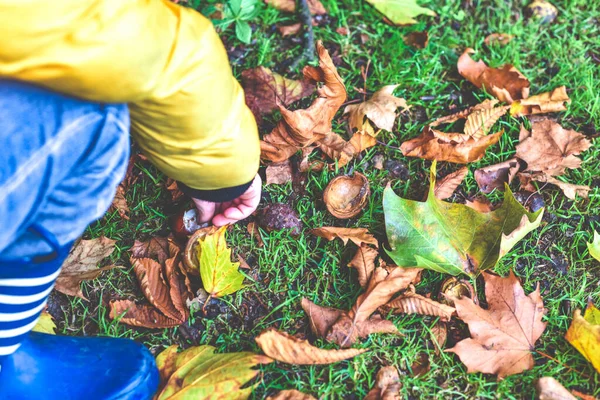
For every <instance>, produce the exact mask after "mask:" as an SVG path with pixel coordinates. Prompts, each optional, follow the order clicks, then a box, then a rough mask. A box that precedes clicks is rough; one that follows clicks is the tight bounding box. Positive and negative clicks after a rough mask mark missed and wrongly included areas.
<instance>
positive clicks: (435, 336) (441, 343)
mask: <svg viewBox="0 0 600 400" xmlns="http://www.w3.org/2000/svg"><path fill="white" fill-rule="evenodd" d="M447 338H448V324H447V323H446V322H443V321H437V322H436V323H435V325H433V327H432V328H431V340H432V341H433V343H434V344H435V354H439V352H440V350H444V347H445V346H446V339H447Z"/></svg>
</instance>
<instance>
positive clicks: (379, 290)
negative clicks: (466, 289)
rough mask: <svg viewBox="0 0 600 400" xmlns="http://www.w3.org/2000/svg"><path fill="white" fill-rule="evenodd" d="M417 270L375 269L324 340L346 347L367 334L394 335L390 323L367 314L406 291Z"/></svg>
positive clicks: (395, 329)
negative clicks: (364, 286) (363, 290)
mask: <svg viewBox="0 0 600 400" xmlns="http://www.w3.org/2000/svg"><path fill="white" fill-rule="evenodd" d="M420 271H421V269H420V268H400V267H396V268H393V269H391V271H390V272H388V271H387V270H386V269H384V268H376V269H375V271H373V275H372V276H371V279H370V280H369V285H368V286H367V289H366V290H365V292H364V293H363V294H361V295H360V296H359V297H358V299H356V303H355V304H354V306H353V307H352V308H351V309H350V310H349V311H348V312H346V313H344V314H342V315H341V316H340V318H339V319H338V320H337V321H336V322H335V323H334V324H333V325H332V326H331V328H330V329H329V332H328V334H327V337H326V339H327V340H328V341H329V342H333V343H337V344H338V345H340V346H341V347H347V346H351V345H352V344H353V343H354V342H355V341H356V340H357V339H358V338H359V337H360V338H363V337H366V336H368V335H370V334H371V333H398V330H397V328H396V327H395V326H394V324H393V323H392V322H391V321H387V320H384V319H381V317H379V316H373V317H371V315H372V314H373V313H374V312H375V311H376V310H377V309H378V308H379V307H381V306H382V305H384V304H386V303H387V302H388V301H389V300H390V299H391V298H392V297H393V296H394V294H396V293H398V292H399V291H400V290H402V289H405V288H407V287H408V285H410V283H411V282H413V281H414V280H415V279H416V277H417V275H418V274H419V272H420Z"/></svg>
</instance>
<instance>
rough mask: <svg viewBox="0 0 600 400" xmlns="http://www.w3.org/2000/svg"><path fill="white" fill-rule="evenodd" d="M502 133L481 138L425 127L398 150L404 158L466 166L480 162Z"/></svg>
mask: <svg viewBox="0 0 600 400" xmlns="http://www.w3.org/2000/svg"><path fill="white" fill-rule="evenodd" d="M503 133H504V131H500V132H497V133H494V134H492V135H486V136H483V137H481V138H474V137H472V136H468V135H464V134H460V133H444V132H440V131H438V130H435V129H431V128H430V127H429V126H425V128H424V129H423V133H421V135H419V136H418V137H416V138H414V139H411V140H407V141H406V142H404V143H402V145H401V146H400V150H401V151H402V154H403V155H405V156H406V157H419V158H424V159H425V160H437V161H447V162H452V163H457V164H467V163H471V162H474V161H477V160H480V159H481V158H483V156H484V155H485V151H486V150H487V148H488V147H490V146H491V145H493V144H496V143H497V142H498V140H500V136H502V134H503Z"/></svg>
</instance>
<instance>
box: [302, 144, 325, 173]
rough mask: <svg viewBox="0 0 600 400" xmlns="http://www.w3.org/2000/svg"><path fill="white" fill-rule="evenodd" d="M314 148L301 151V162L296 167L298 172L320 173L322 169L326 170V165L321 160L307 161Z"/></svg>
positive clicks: (310, 147)
mask: <svg viewBox="0 0 600 400" xmlns="http://www.w3.org/2000/svg"><path fill="white" fill-rule="evenodd" d="M316 147H317V146H309V147H305V148H303V149H302V160H301V161H300V165H299V166H298V169H299V170H300V172H308V171H322V170H323V169H324V168H327V163H325V162H324V161H322V160H312V161H311V160H309V158H310V155H311V154H312V152H313V151H314V150H315V148H316Z"/></svg>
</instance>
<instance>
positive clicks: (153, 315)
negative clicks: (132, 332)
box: [109, 300, 181, 328]
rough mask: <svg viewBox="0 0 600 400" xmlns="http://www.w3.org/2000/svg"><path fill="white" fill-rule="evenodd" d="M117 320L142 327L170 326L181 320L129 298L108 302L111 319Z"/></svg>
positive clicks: (179, 323)
mask: <svg viewBox="0 0 600 400" xmlns="http://www.w3.org/2000/svg"><path fill="white" fill-rule="evenodd" d="M121 316H122V318H120V319H119V322H121V323H124V324H127V325H131V326H141V327H144V328H172V327H174V326H179V325H181V321H178V320H174V319H171V318H169V317H167V316H165V315H164V314H162V313H161V312H160V311H159V310H158V309H157V308H155V307H152V306H148V305H140V304H135V303H134V302H133V301H130V300H113V301H111V302H110V314H109V317H110V318H111V319H117V318H119V317H121Z"/></svg>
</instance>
